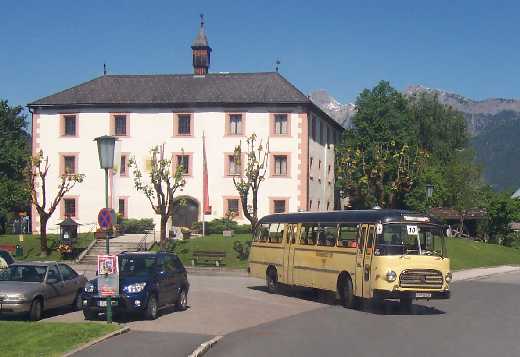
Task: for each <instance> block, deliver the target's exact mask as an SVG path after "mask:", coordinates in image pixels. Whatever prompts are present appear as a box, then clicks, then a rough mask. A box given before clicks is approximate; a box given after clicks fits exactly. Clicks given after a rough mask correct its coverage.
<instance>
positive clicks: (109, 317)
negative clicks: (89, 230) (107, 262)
mask: <svg viewBox="0 0 520 357" xmlns="http://www.w3.org/2000/svg"><path fill="white" fill-rule="evenodd" d="M105 208H106V209H108V169H105ZM109 239H110V232H109V229H107V236H106V254H107V255H110V240H109ZM111 323H112V299H111V298H110V296H108V297H107V324H111Z"/></svg>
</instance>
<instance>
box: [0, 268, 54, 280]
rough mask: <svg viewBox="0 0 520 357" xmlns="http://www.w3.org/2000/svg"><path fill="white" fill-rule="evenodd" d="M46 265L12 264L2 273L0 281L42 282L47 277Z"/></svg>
mask: <svg viewBox="0 0 520 357" xmlns="http://www.w3.org/2000/svg"><path fill="white" fill-rule="evenodd" d="M46 272H47V267H46V266H37V265H14V266H13V265H11V266H10V267H9V268H7V269H5V270H3V271H2V272H1V273H0V281H21V282H26V283H41V282H43V279H45V273H46Z"/></svg>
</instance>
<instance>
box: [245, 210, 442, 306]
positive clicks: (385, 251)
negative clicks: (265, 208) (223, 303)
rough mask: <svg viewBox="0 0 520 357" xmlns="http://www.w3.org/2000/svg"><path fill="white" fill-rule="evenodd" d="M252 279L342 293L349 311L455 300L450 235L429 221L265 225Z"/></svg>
mask: <svg viewBox="0 0 520 357" xmlns="http://www.w3.org/2000/svg"><path fill="white" fill-rule="evenodd" d="M248 270H249V273H250V275H251V276H254V277H258V278H262V279H263V278H265V279H266V285H267V288H268V290H269V291H270V292H273V293H274V292H276V291H277V288H278V285H279V284H286V285H289V286H303V287H309V288H317V289H323V290H329V291H333V292H336V296H337V298H338V299H339V300H340V301H341V303H342V305H343V306H345V307H350V308H352V307H354V306H355V305H356V304H357V302H358V301H359V300H360V299H361V298H363V299H379V300H381V299H383V300H384V299H399V300H400V302H401V304H402V305H403V306H404V307H410V306H411V304H412V301H413V300H414V299H428V300H429V299H449V297H450V290H449V283H450V281H451V279H452V275H451V272H450V261H449V259H448V257H447V252H446V231H445V229H444V228H443V226H442V225H441V224H440V222H438V221H436V220H435V219H433V218H432V217H429V216H427V215H424V214H418V213H413V212H409V211H401V210H387V209H374V210H352V211H332V212H316V213H315V212H307V213H288V214H273V215H269V216H265V217H263V218H262V219H260V221H259V227H258V229H257V232H256V234H255V236H254V237H253V242H252V245H251V252H250V255H249V268H248Z"/></svg>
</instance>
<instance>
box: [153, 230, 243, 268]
mask: <svg viewBox="0 0 520 357" xmlns="http://www.w3.org/2000/svg"><path fill="white" fill-rule="evenodd" d="M237 240H238V241H241V242H242V243H245V242H246V241H249V240H251V234H235V235H234V236H233V237H223V236H222V234H211V235H208V236H206V237H200V238H192V239H190V240H182V241H178V242H177V245H176V247H175V253H176V254H177V255H178V256H179V258H180V259H181V261H182V263H183V264H184V265H186V266H191V259H192V253H193V251H194V250H213V251H221V252H226V258H225V259H224V267H226V268H246V267H247V259H244V260H240V259H238V257H237V255H238V254H237V252H235V251H234V250H233V242H235V241H237ZM155 249H158V247H155ZM213 266H214V265H213Z"/></svg>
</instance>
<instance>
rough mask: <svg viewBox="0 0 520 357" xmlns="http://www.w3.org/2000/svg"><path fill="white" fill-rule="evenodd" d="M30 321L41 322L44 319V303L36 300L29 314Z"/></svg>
mask: <svg viewBox="0 0 520 357" xmlns="http://www.w3.org/2000/svg"><path fill="white" fill-rule="evenodd" d="M29 319H30V320H31V321H40V320H41V319H42V302H41V300H39V299H36V300H34V301H33V302H32V304H31V310H30V312H29Z"/></svg>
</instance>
